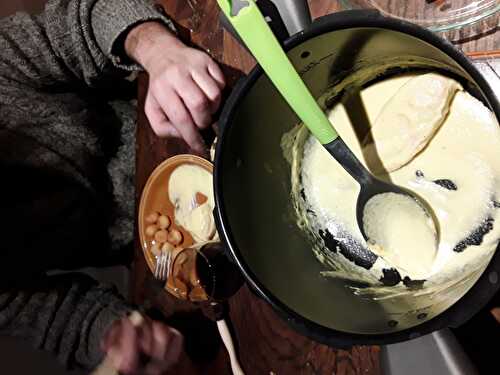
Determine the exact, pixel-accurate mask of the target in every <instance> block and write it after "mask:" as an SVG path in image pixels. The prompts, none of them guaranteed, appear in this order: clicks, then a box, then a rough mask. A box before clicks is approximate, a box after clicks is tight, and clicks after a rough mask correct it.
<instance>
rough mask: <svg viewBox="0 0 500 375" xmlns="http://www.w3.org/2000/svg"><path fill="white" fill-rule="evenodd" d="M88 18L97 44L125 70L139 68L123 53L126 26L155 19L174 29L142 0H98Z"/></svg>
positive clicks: (166, 19)
mask: <svg viewBox="0 0 500 375" xmlns="http://www.w3.org/2000/svg"><path fill="white" fill-rule="evenodd" d="M91 18H92V19H91V22H92V29H93V30H94V36H95V39H96V41H97V44H98V45H99V48H100V49H101V50H102V52H103V53H104V54H105V55H106V56H107V57H108V58H109V59H110V60H111V61H112V62H113V64H114V65H115V66H116V67H119V68H121V69H124V70H128V71H138V70H142V67H141V66H140V65H138V64H136V63H134V62H133V61H132V60H130V59H129V58H128V57H127V56H126V55H125V53H124V47H123V43H124V41H125V36H126V35H127V33H128V31H129V30H130V29H132V28H133V27H134V26H136V25H138V24H140V23H142V22H146V21H157V22H160V23H162V24H163V25H165V26H166V27H167V28H169V29H170V30H171V31H173V32H174V33H175V32H176V30H175V27H174V25H173V23H172V21H170V20H169V19H168V18H167V17H165V16H164V15H163V14H161V13H160V12H159V11H157V10H156V9H155V7H154V6H153V5H152V4H151V3H150V2H149V1H144V0H99V1H97V2H96V4H95V5H94V8H93V9H92V14H91Z"/></svg>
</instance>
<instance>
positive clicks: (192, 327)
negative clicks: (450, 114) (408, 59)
mask: <svg viewBox="0 0 500 375" xmlns="http://www.w3.org/2000/svg"><path fill="white" fill-rule="evenodd" d="M309 1H310V9H311V13H312V16H313V18H316V17H318V16H321V15H324V14H328V13H331V12H334V11H338V10H339V5H338V2H337V1H335V0H309ZM158 3H159V4H161V5H162V6H163V8H164V10H165V11H166V13H167V14H168V15H169V16H170V17H171V18H172V19H173V20H174V21H175V22H176V23H177V25H178V29H179V34H180V37H181V39H183V40H184V41H185V42H189V43H191V44H192V45H193V46H196V47H198V48H200V49H202V50H205V51H206V52H207V53H209V54H210V55H211V56H212V57H213V58H214V59H215V60H216V61H217V62H219V63H220V65H221V67H222V69H223V71H224V73H225V75H226V78H227V81H228V86H229V87H231V86H233V85H234V84H235V82H236V81H237V80H238V79H239V78H240V77H241V76H242V75H244V74H246V73H248V72H249V71H250V70H251V69H252V67H253V66H254V64H255V63H254V60H253V58H252V57H251V56H250V55H249V54H248V53H247V52H246V51H245V50H244V49H243V48H242V47H241V46H239V44H238V43H237V42H236V41H235V40H234V38H233V37H232V36H231V35H229V34H228V33H227V32H226V31H223V30H222V28H221V26H220V23H219V18H218V15H219V11H218V7H217V4H216V1H215V0H180V1H176V0H158ZM453 39H455V40H456V43H458V44H461V45H462V46H463V48H464V50H465V51H467V52H471V51H484V50H495V49H497V50H498V49H500V38H498V33H495V32H490V33H488V34H486V35H484V36H481V37H478V38H467V39H465V40H462V39H461V37H460V32H457V33H456V35H455V36H454V37H453ZM457 41H458V42H457ZM499 68H500V67H499ZM499 70H500V69H499ZM497 72H498V71H497ZM146 90H147V77H146V76H142V77H141V78H140V80H139V112H138V127H137V136H136V145H137V147H136V149H137V156H136V202H137V204H138V202H139V200H140V196H141V193H142V189H143V187H144V185H145V183H146V181H147V179H148V177H149V175H150V174H151V172H152V171H153V169H154V168H155V167H156V166H157V165H158V164H159V163H161V162H162V161H163V160H165V159H166V158H168V157H170V156H173V155H176V154H179V153H189V149H188V148H187V147H186V145H185V144H184V143H182V142H180V141H177V140H172V139H162V140H160V139H158V138H156V137H155V135H154V134H153V132H152V131H151V129H150V126H149V123H148V121H147V118H146V116H145V115H144V112H143V108H144V99H145V93H146ZM135 249H136V251H135V261H134V267H133V276H132V299H133V301H134V302H135V303H138V304H143V303H145V302H149V303H152V304H153V305H154V306H156V307H157V308H159V309H160V310H161V312H162V313H163V315H165V316H167V317H168V318H169V322H170V323H171V324H172V325H174V326H177V327H178V328H179V329H180V330H181V331H182V332H183V333H184V334H185V336H186V344H187V350H188V354H189V355H190V357H191V358H192V359H193V362H194V363H195V364H196V366H197V369H198V370H199V373H201V374H207V375H209V374H217V375H224V374H231V369H230V367H229V360H228V356H227V354H226V352H225V349H224V348H223V345H222V343H221V341H220V339H219V337H218V333H217V330H216V327H215V324H214V323H213V322H211V321H209V320H208V319H206V318H205V317H203V315H202V314H201V313H200V311H198V310H197V309H196V307H194V306H192V305H190V304H188V303H185V302H180V301H177V300H175V299H174V298H173V297H171V296H169V295H168V294H167V293H160V294H156V293H154V292H153V291H152V290H151V289H150V288H148V285H149V280H150V278H151V275H150V272H149V270H148V269H147V265H146V263H145V260H144V257H143V255H142V249H141V244H140V242H139V240H138V235H137V233H136V243H135ZM229 306H230V308H229V309H230V313H229V314H230V319H231V323H232V325H233V328H234V331H235V337H234V338H235V341H236V342H237V345H238V352H239V356H240V360H241V363H242V366H243V368H244V370H245V371H246V373H247V374H266V375H267V374H279V375H281V374H286V375H288V374H331V373H334V374H337V375H344V374H367V375H368V374H380V373H381V369H380V361H379V357H380V354H379V353H380V348H379V347H376V346H372V347H354V348H351V349H350V350H341V349H334V348H330V347H328V346H325V345H321V344H318V343H316V342H314V341H311V340H309V339H307V338H305V337H304V336H301V335H299V334H298V333H296V332H295V331H293V330H292V329H291V328H289V327H288V326H287V325H286V323H285V322H284V321H283V320H281V319H280V318H278V316H277V315H276V314H275V312H274V311H273V310H272V309H271V307H270V306H269V305H267V304H266V303H265V302H264V301H262V300H261V299H259V298H258V297H256V296H255V295H254V294H253V293H252V292H251V291H250V290H249V289H248V287H247V286H246V285H245V286H243V287H242V288H241V289H240V291H239V292H238V293H237V294H236V295H235V296H234V297H232V298H231V300H230V301H229Z"/></svg>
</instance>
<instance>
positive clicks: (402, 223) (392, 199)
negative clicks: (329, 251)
mask: <svg viewBox="0 0 500 375" xmlns="http://www.w3.org/2000/svg"><path fill="white" fill-rule="evenodd" d="M363 227H364V230H365V233H366V235H367V237H368V239H369V240H368V248H369V249H370V250H371V251H373V252H374V253H375V254H377V255H379V256H381V257H383V258H384V259H385V260H386V261H388V262H389V263H391V264H393V265H394V266H396V267H397V268H399V269H402V270H405V271H406V272H407V273H408V275H411V277H412V278H414V279H417V280H419V279H425V278H426V277H428V276H429V275H430V273H431V271H432V265H433V263H434V260H435V258H436V253H437V238H436V230H435V227H434V222H433V220H432V218H430V217H429V216H428V215H427V213H426V212H425V211H424V209H423V208H422V207H420V205H419V204H418V203H417V202H416V201H415V200H414V199H413V198H412V197H409V196H407V195H403V194H396V193H382V194H377V195H375V196H373V197H372V198H370V199H369V200H368V202H366V205H365V208H364V212H363Z"/></svg>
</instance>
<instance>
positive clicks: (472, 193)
mask: <svg viewBox="0 0 500 375" xmlns="http://www.w3.org/2000/svg"><path fill="white" fill-rule="evenodd" d="M359 98H360V101H361V103H362V107H363V108H361V110H362V111H363V113H365V114H366V121H367V122H368V123H356V124H353V123H352V119H357V120H358V121H359V119H363V116H360V113H359V111H360V109H359V108H357V109H356V111H358V112H357V113H355V114H354V115H353V112H352V110H353V109H352V108H351V109H350V110H349V107H348V106H347V105H345V104H344V103H345V101H342V102H339V103H338V104H336V105H335V106H334V107H333V108H332V110H331V111H330V113H329V119H330V121H331V122H332V123H333V124H335V128H336V129H337V131H338V132H339V134H340V136H341V137H342V138H343V140H344V141H345V142H346V144H347V145H348V146H349V147H350V149H351V150H352V151H353V152H354V153H355V154H356V156H357V157H358V158H359V159H360V160H361V161H362V162H363V163H364V164H365V165H366V166H367V167H368V168H369V169H371V170H372V171H373V172H374V173H376V174H378V176H379V177H380V178H382V179H385V180H388V181H389V180H390V181H392V182H393V183H395V184H398V185H400V186H404V187H406V188H408V189H410V190H412V191H414V192H416V193H417V194H418V195H419V196H421V197H422V198H423V199H425V201H426V202H427V203H428V204H429V205H430V206H431V207H432V209H433V211H434V213H435V215H436V217H437V224H438V226H439V243H438V246H437V248H435V247H434V248H433V245H432V235H431V233H430V232H428V231H427V228H426V227H425V226H421V225H420V226H419V225H418V224H417V225H416V226H415V229H418V230H419V233H420V235H421V241H419V243H412V244H406V245H404V244H405V234H404V233H403V232H404V230H402V229H401V228H400V229H399V230H400V233H396V232H389V233H387V232H385V235H386V239H387V243H386V244H385V246H383V247H385V248H384V249H381V248H373V247H372V251H373V253H375V254H377V255H378V258H377V260H376V262H375V264H374V265H373V267H371V268H370V269H369V270H366V269H363V268H361V267H358V266H355V265H353V264H352V263H350V261H349V260H348V259H346V258H345V257H343V255H341V254H340V253H338V252H332V251H331V250H332V249H327V248H326V246H324V245H315V254H316V256H317V257H318V259H320V261H322V263H324V264H325V265H327V266H328V267H329V268H331V271H329V274H330V275H332V276H335V277H344V278H346V279H352V280H358V281H359V280H361V281H365V282H369V283H370V284H372V285H380V282H379V280H380V279H381V277H382V270H384V269H389V268H395V269H397V271H398V272H399V273H400V275H401V277H402V278H403V277H409V278H410V279H413V280H415V279H417V280H418V279H425V280H426V285H427V286H432V285H436V286H437V287H438V288H439V287H440V285H441V286H443V287H444V285H447V284H445V283H448V284H449V282H450V280H451V281H452V282H453V280H458V281H460V280H465V279H466V278H467V277H468V275H469V276H470V277H471V278H472V277H477V271H478V269H482V268H483V267H485V265H486V264H487V262H488V261H489V259H490V258H491V256H492V254H493V252H494V250H495V249H496V246H497V244H498V241H499V238H500V223H497V221H498V218H499V213H500V208H496V207H495V203H494V202H495V200H500V157H499V152H500V129H499V126H498V122H497V120H496V118H495V117H494V115H493V114H492V113H491V112H490V111H489V110H488V109H487V108H486V107H485V106H484V105H483V104H482V103H481V102H480V101H478V100H477V99H475V98H474V97H473V96H471V95H470V94H468V93H467V92H465V91H463V89H462V87H461V86H460V85H459V84H458V83H457V82H456V81H454V80H453V79H451V78H448V77H445V76H442V75H439V74H436V73H428V74H422V73H414V74H405V75H401V76H395V77H392V78H388V79H385V80H382V81H379V82H377V83H375V84H373V85H370V86H368V87H366V88H364V89H362V90H361V91H360V92H359ZM355 126H356V127H357V128H355ZM306 133H307V130H305V128H304V127H303V126H301V127H299V128H298V129H295V130H294V131H293V132H292V133H291V135H290V134H289V135H287V136H286V137H285V138H284V142H283V145H284V147H285V148H286V150H285V152H286V155H287V157H288V159H289V160H290V161H291V164H292V176H293V178H292V184H293V191H294V199H295V205H296V209H297V213H298V219H299V224H300V225H301V227H303V228H304V229H305V230H306V231H307V232H309V233H311V234H312V236H313V237H314V238H315V239H316V242H317V240H318V239H319V237H318V232H320V231H321V230H323V231H324V230H328V232H329V233H330V234H331V235H332V236H333V238H335V239H336V240H337V241H339V242H340V243H342V244H344V245H345V246H346V247H352V246H361V247H363V248H366V249H368V248H369V247H370V246H369V244H367V243H366V242H365V240H364V239H363V237H362V235H361V233H360V231H359V228H358V224H357V221H356V213H355V207H356V199H357V196H358V193H359V186H358V185H357V183H356V182H355V181H354V180H353V179H352V178H351V177H350V176H349V175H348V174H347V172H346V171H345V170H344V169H343V168H342V167H341V166H340V165H339V164H338V163H337V162H336V161H335V160H333V159H332V157H331V156H330V155H329V154H328V152H327V151H326V150H325V149H324V148H323V147H322V146H321V145H320V144H319V142H318V141H317V140H316V139H314V138H313V137H312V136H310V135H307V134H306ZM287 137H288V138H287ZM301 190H302V193H303V195H304V196H305V200H304V199H303V198H301V194H299V192H300V191H301ZM376 203H377V204H387V202H386V203H384V202H380V201H379V202H376ZM400 208H401V207H400ZM410 211H411V209H410V208H408V212H405V213H404V214H403V215H402V214H401V212H400V213H399V214H397V213H395V212H392V213H391V214H390V215H387V217H384V218H383V219H381V220H382V221H379V222H377V223H372V224H373V225H372V227H371V230H376V231H380V230H382V231H383V227H384V226H385V225H386V224H387V223H384V220H385V221H387V220H390V222H391V223H392V222H393V221H394V220H397V219H398V217H399V219H404V220H402V221H401V225H403V222H404V225H406V226H407V227H408V226H410V227H411V226H412V225H415V223H416V222H418V215H415V213H414V214H413V215H412V214H411V213H410ZM398 215H399V216H398ZM413 219H415V220H413ZM379 220H380V218H379ZM421 223H422V222H421ZM375 224H376V225H375ZM381 228H382V229H381ZM479 229H481V230H479ZM405 230H406V229H405ZM481 231H482V232H483V233H482V234H481V233H480V232H481ZM478 234H479V235H478ZM474 238H476V240H474ZM379 245H380V244H379ZM389 248H390V251H388V249H389ZM396 248H397V249H396ZM458 281H457V282H458Z"/></svg>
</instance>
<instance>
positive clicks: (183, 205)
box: [168, 164, 217, 242]
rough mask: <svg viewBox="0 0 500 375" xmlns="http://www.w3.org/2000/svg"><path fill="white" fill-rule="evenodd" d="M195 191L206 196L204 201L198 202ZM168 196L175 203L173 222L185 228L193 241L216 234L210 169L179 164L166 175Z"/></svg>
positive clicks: (205, 238) (212, 236) (200, 240)
mask: <svg viewBox="0 0 500 375" xmlns="http://www.w3.org/2000/svg"><path fill="white" fill-rule="evenodd" d="M197 193H201V194H203V195H204V196H205V197H207V201H206V202H205V203H203V204H201V205H199V204H198V203H197V199H196V194H197ZM168 196H169V198H170V201H171V202H172V203H173V204H174V206H175V221H176V222H177V224H179V225H181V226H182V227H184V228H185V229H186V230H187V231H189V232H190V233H191V235H192V236H193V239H194V240H195V241H196V242H203V241H208V240H212V239H214V238H215V237H216V236H217V233H216V229H215V222H214V218H213V214H212V212H213V209H214V207H215V202H214V194H213V186H212V174H211V173H210V172H208V171H207V170H205V169H204V168H202V167H199V166H197V165H192V164H184V165H180V166H179V167H177V168H176V169H175V170H174V171H173V172H172V174H171V175H170V179H169V182H168Z"/></svg>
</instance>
